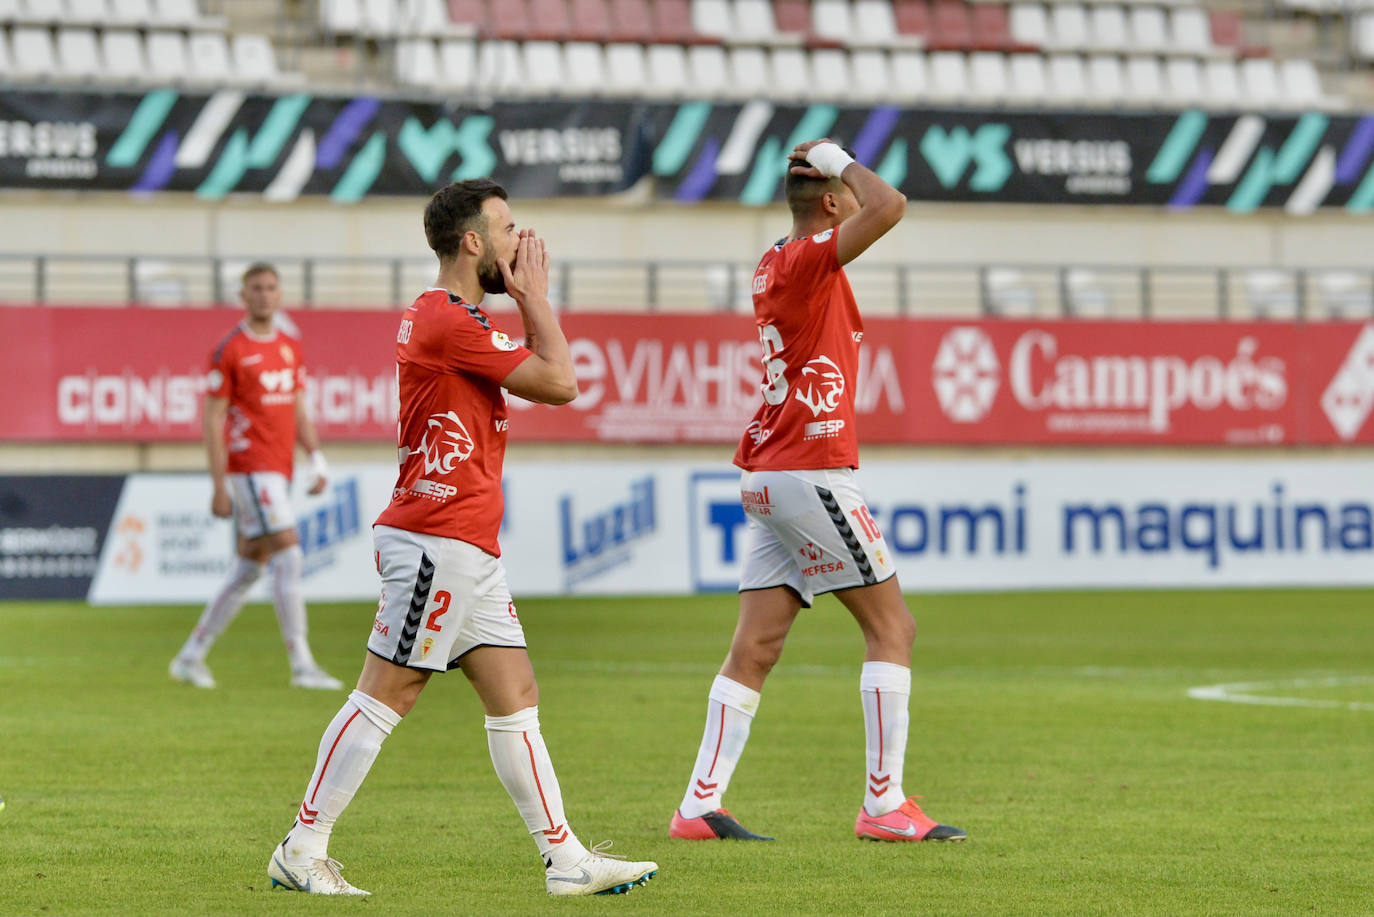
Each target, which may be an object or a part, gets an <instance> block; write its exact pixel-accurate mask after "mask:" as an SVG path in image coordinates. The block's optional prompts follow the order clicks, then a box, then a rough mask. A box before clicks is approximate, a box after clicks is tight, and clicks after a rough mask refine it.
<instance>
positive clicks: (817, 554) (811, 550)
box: [797, 541, 825, 563]
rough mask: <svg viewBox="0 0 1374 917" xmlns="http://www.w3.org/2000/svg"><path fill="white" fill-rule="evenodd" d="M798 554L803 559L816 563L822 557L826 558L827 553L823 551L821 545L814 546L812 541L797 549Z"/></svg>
mask: <svg viewBox="0 0 1374 917" xmlns="http://www.w3.org/2000/svg"><path fill="white" fill-rule="evenodd" d="M797 553H798V554H800V555H801V556H802V557H805V558H806V559H807V560H809V561H811V562H812V563H815V562H816V561H818V560H820V559H821V558H822V557H824V556H825V551H823V550H822V549H821V547H820V545H817V544H814V543H812V542H810V541H808V542H807V543H806V544H804V545H802V546H801V547H800V548H797Z"/></svg>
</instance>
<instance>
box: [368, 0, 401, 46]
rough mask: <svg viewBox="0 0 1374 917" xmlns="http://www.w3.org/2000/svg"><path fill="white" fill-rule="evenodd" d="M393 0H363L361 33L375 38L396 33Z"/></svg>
mask: <svg viewBox="0 0 1374 917" xmlns="http://www.w3.org/2000/svg"><path fill="white" fill-rule="evenodd" d="M396 14H397V9H396V3H395V0H363V33H364V34H366V35H370V36H373V37H375V38H390V37H391V36H392V35H395V34H396V24H397V23H396V18H397V15H396Z"/></svg>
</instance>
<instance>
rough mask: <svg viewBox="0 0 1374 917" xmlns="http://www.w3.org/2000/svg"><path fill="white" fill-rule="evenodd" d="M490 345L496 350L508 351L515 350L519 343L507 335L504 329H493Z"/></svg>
mask: <svg viewBox="0 0 1374 917" xmlns="http://www.w3.org/2000/svg"><path fill="white" fill-rule="evenodd" d="M491 346H493V347H495V348H496V349H497V350H506V351H510V350H515V349H516V348H517V347H519V346H520V345H519V344H517V343H515V342H514V341H512V340H511V339H510V338H509V337H507V336H506V333H505V332H504V331H493V332H492V333H491Z"/></svg>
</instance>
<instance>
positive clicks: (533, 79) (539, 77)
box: [520, 41, 563, 96]
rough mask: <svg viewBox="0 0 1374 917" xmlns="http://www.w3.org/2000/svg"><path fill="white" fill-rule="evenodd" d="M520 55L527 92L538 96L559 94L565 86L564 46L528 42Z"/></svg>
mask: <svg viewBox="0 0 1374 917" xmlns="http://www.w3.org/2000/svg"><path fill="white" fill-rule="evenodd" d="M520 53H521V55H522V56H523V57H524V73H525V87H526V89H527V91H529V92H530V93H531V94H533V95H536V96H548V95H553V94H554V93H555V92H557V91H558V89H559V87H561V86H562V85H563V46H562V45H560V44H559V43H558V42H556V41H527V42H524V43H523V44H522V45H521V46H520Z"/></svg>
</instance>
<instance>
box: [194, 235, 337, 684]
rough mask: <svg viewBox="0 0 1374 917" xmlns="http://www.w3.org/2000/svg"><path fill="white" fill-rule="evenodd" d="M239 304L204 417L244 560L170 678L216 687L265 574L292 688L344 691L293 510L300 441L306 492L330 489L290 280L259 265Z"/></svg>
mask: <svg viewBox="0 0 1374 917" xmlns="http://www.w3.org/2000/svg"><path fill="white" fill-rule="evenodd" d="M239 299H240V300H241V301H242V302H243V306H244V312H245V315H244V318H243V320H242V321H241V322H239V323H238V324H237V325H235V326H234V330H233V331H231V332H229V335H228V336H227V337H225V338H224V340H222V341H220V343H219V346H217V347H216V348H215V351H214V355H213V357H212V359H211V367H210V372H209V375H208V377H207V389H206V393H205V418H204V437H205V449H206V452H207V453H208V454H209V460H210V481H211V484H212V486H213V494H212V496H211V497H210V513H211V514H212V515H214V516H215V517H217V518H220V519H233V520H234V527H235V529H236V541H237V548H238V551H237V557H236V558H235V560H234V566H233V568H232V569H231V570H230V572H229V577H228V579H227V580H226V581H225V582H224V584H223V585H222V586H221V587H220V589H219V591H218V592H216V593H215V596H214V598H212V599H211V600H210V603H209V604H208V605H206V606H205V611H204V612H203V613H202V614H201V616H200V620H199V621H198V622H197V623H196V626H195V629H194V630H192V631H191V635H190V636H189V637H188V638H187V639H186V643H185V645H183V646H182V648H181V650H180V652H178V653H177V655H176V657H175V658H173V659H172V662H171V665H170V666H169V669H168V671H169V672H170V674H171V676H172V678H173V679H175V680H177V681H181V682H185V683H187V684H191V685H195V686H196V687H198V688H213V687H214V686H215V679H214V676H213V675H212V674H211V672H210V667H209V666H208V665H207V664H206V662H205V659H206V657H207V656H208V655H209V653H210V648H211V647H212V646H213V645H214V643H215V640H216V639H217V638H218V637H219V635H220V634H222V633H223V632H224V630H225V628H227V627H228V626H229V624H230V622H232V621H233V620H234V618H235V617H237V616H238V613H239V612H240V611H241V610H242V609H243V603H244V601H245V600H246V599H247V597H248V592H249V590H250V589H251V588H252V587H253V584H254V583H256V582H257V581H258V579H259V578H261V576H262V574H263V569H264V567H265V568H266V569H267V570H268V571H269V572H270V573H271V576H272V604H273V605H274V606H275V608H276V611H277V622H278V624H279V625H280V627H281V635H282V640H284V641H285V642H286V653H287V656H288V657H289V661H290V665H291V684H293V685H295V686H296V687H298V688H316V689H320V690H328V691H338V690H340V689H342V688H343V682H341V681H339V680H338V679H337V678H334V677H333V676H331V675H330V674H329V673H328V672H326V671H325V670H324V669H322V668H320V666H319V665H318V664H317V663H316V662H315V657H314V655H313V654H312V653H311V651H310V643H309V641H308V639H307V637H306V632H307V626H306V614H305V597H304V592H303V590H302V587H301V577H302V574H303V572H304V567H305V554H304V553H303V552H302V550H301V544H300V538H299V537H298V536H297V534H296V517H295V514H294V513H293V512H292V509H291V502H290V486H291V474H292V468H293V460H294V453H295V447H296V442H297V441H299V442H300V444H301V446H302V447H303V448H304V449H305V450H306V452H307V453H308V454H309V456H310V478H309V484H308V486H307V490H306V492H307V493H310V494H319V493H322V492H323V491H324V489H325V486H326V484H327V483H328V481H329V465H328V463H327V462H326V461H325V459H324V453H323V452H321V451H320V438H319V435H318V434H317V433H316V432H315V425H314V424H313V423H312V422H311V420H310V413H309V411H308V409H307V406H306V398H305V364H304V362H303V358H302V356H301V343H300V341H299V340H298V339H297V338H296V337H295V336H294V335H293V334H290V333H288V332H287V331H286V330H285V329H284V328H283V327H281V323H280V321H279V316H278V310H279V309H280V307H281V280H280V278H279V276H278V274H277V270H276V268H274V267H273V266H272V265H270V264H267V263H265V262H259V263H256V264H253V265H250V266H249V267H248V269H247V270H246V271H244V272H243V283H242V287H241V289H240V290H239Z"/></svg>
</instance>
